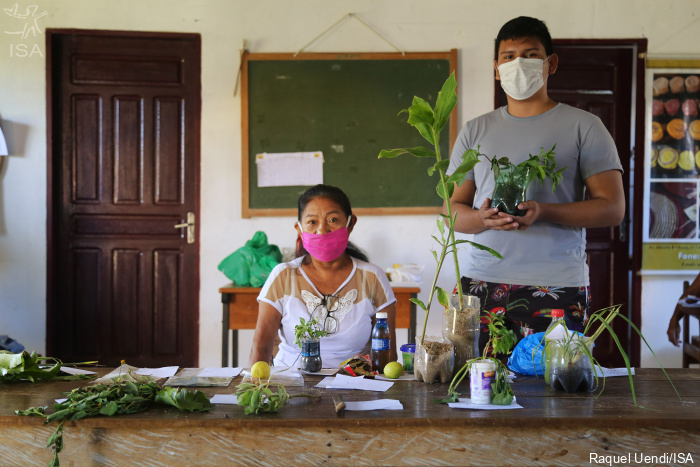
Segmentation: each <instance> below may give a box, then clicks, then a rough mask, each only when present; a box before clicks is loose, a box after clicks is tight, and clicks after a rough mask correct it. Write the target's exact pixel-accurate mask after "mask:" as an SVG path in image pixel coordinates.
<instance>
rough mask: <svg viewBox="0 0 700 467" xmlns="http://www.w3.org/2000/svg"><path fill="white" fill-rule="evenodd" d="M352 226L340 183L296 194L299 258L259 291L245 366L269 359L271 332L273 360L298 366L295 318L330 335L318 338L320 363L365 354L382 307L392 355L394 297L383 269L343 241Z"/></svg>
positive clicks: (332, 364) (279, 267)
mask: <svg viewBox="0 0 700 467" xmlns="http://www.w3.org/2000/svg"><path fill="white" fill-rule="evenodd" d="M356 223H357V216H354V215H353V214H352V209H351V207H350V200H349V199H348V197H347V196H346V195H345V193H343V191H342V190H341V189H340V188H336V187H333V186H329V185H316V186H315V187H312V188H309V189H308V190H306V192H304V193H303V194H302V195H301V197H300V198H299V220H298V222H297V223H296V225H295V228H296V230H297V234H298V236H299V238H300V239H301V245H300V242H299V241H297V258H296V259H295V260H293V261H290V262H289V263H282V264H279V265H277V266H276V267H275V269H273V270H272V272H271V273H270V276H269V277H268V278H267V281H266V282H265V285H264V286H263V288H262V290H261V291H260V295H259V296H258V302H259V304H260V307H259V311H258V322H257V325H256V327H255V336H254V337H253V349H252V351H251V353H250V364H251V365H252V364H253V363H255V362H258V361H265V362H269V361H270V360H271V358H272V351H273V346H274V340H275V334H279V337H280V339H281V343H280V344H279V352H278V353H277V355H275V357H274V365H275V366H289V365H292V364H295V362H296V365H298V364H299V361H300V358H299V355H300V353H301V349H300V348H299V346H298V345H296V344H295V343H294V326H296V325H297V324H299V320H300V318H304V319H305V320H309V319H310V318H312V317H313V318H316V320H317V322H318V323H319V324H320V326H321V328H322V329H324V330H325V331H326V332H327V333H328V335H327V336H326V337H323V338H321V360H322V361H323V367H324V368H333V367H337V366H338V365H339V364H340V362H342V361H343V360H347V359H349V358H352V357H353V356H355V355H357V354H361V355H366V354H369V353H370V350H371V343H372V340H371V334H372V327H373V325H374V321H375V318H374V315H375V314H376V313H377V312H378V311H380V310H381V311H383V312H387V313H388V319H387V322H388V324H389V329H390V330H391V359H392V361H395V360H396V335H395V322H396V313H395V312H396V299H395V298H394V293H393V292H392V290H391V286H390V285H389V281H388V279H387V277H386V274H385V273H384V271H382V269H381V268H380V267H378V266H376V265H374V264H371V263H369V262H367V257H366V256H365V255H364V254H363V253H362V252H361V251H360V250H358V249H357V248H356V247H355V246H354V245H352V244H351V243H349V242H348V235H349V234H350V232H352V230H353V228H354V227H355V224H356ZM380 371H381V370H380Z"/></svg>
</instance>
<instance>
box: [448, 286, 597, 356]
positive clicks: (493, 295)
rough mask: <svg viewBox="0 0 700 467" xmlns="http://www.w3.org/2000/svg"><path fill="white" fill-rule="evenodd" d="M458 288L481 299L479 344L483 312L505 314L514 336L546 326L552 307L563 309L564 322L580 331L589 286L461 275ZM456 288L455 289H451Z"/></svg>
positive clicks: (482, 343)
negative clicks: (520, 282)
mask: <svg viewBox="0 0 700 467" xmlns="http://www.w3.org/2000/svg"><path fill="white" fill-rule="evenodd" d="M461 282H462V291H463V292H464V293H465V294H470V295H476V296H477V297H479V300H480V301H481V332H480V333H479V348H480V349H483V348H484V346H485V345H486V342H487V341H488V332H489V330H488V326H487V324H488V316H487V315H486V312H492V313H503V314H505V323H506V326H507V327H508V328H509V329H511V330H512V331H513V332H514V333H515V336H516V337H517V339H518V342H519V341H520V339H522V338H523V337H525V336H528V335H530V334H534V333H536V332H542V331H546V330H547V326H549V324H550V323H551V322H552V315H551V312H552V310H553V309H563V310H564V317H565V319H566V326H567V327H568V328H569V329H570V330H572V331H580V332H583V327H584V326H585V324H586V320H587V319H588V307H589V306H590V303H591V295H590V288H589V287H588V286H584V287H545V286H530V285H513V284H499V283H496V282H484V281H479V280H472V279H470V278H468V277H462V281H461ZM455 292H456V289H455Z"/></svg>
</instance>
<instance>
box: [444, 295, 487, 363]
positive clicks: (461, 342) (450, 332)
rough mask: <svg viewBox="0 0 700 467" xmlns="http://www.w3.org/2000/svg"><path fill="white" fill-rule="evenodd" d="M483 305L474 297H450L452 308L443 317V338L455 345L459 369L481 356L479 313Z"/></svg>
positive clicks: (456, 361)
mask: <svg viewBox="0 0 700 467" xmlns="http://www.w3.org/2000/svg"><path fill="white" fill-rule="evenodd" d="M480 311H481V305H480V303H479V298H478V297H476V296H474V295H462V303H461V304H460V303H459V295H457V294H454V295H452V296H451V297H450V307H449V308H447V309H446V310H445V314H444V315H443V317H442V337H444V338H445V339H447V340H449V341H450V342H452V345H454V353H455V365H454V367H455V368H457V369H459V368H462V367H463V366H464V364H465V363H467V362H468V361H469V360H471V359H473V358H476V357H478V356H479V313H480Z"/></svg>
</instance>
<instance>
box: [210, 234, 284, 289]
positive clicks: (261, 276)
mask: <svg viewBox="0 0 700 467" xmlns="http://www.w3.org/2000/svg"><path fill="white" fill-rule="evenodd" d="M281 262H282V252H281V251H280V249H279V247H278V246H277V245H268V243H267V235H265V232H261V231H258V232H255V235H253V238H252V240H248V241H247V242H245V246H243V247H241V248H239V249H238V250H236V251H234V252H233V253H231V254H230V255H228V256H227V257H226V258H224V260H223V261H221V263H219V271H221V272H223V273H224V275H225V276H226V277H228V278H229V279H231V280H232V281H233V284H234V285H236V286H239V287H261V286H262V285H263V284H264V283H265V281H266V280H267V276H269V275H270V273H271V272H272V269H273V268H274V267H275V266H277V265H278V264H279V263H281Z"/></svg>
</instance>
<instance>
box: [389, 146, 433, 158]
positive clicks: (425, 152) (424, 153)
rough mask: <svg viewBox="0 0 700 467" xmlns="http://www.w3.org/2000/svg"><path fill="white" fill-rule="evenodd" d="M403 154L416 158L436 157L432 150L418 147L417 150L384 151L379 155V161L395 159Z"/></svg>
mask: <svg viewBox="0 0 700 467" xmlns="http://www.w3.org/2000/svg"><path fill="white" fill-rule="evenodd" d="M402 154H411V155H412V156H415V157H436V156H435V153H434V152H433V151H431V150H430V149H428V148H424V147H422V146H416V147H415V148H398V149H383V150H382V151H381V152H380V153H379V159H393V158H394V157H398V156H400V155H402Z"/></svg>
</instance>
